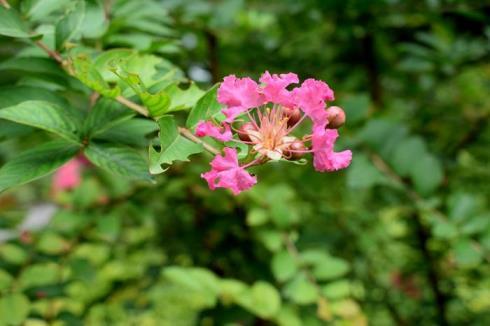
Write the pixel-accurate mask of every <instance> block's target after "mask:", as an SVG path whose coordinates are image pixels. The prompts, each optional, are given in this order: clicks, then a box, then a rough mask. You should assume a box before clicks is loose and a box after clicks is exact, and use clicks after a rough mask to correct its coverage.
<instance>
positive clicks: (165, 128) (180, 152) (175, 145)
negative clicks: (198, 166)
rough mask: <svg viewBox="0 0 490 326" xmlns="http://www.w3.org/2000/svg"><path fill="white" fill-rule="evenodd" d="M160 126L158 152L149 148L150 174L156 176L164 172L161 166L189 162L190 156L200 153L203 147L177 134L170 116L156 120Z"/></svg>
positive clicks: (175, 125)
mask: <svg viewBox="0 0 490 326" xmlns="http://www.w3.org/2000/svg"><path fill="white" fill-rule="evenodd" d="M158 124H159V126H160V147H161V148H160V151H157V150H155V149H154V148H153V146H150V149H149V155H150V172H151V173H152V174H158V173H162V172H165V171H166V169H162V164H167V165H168V164H172V163H173V162H174V161H189V159H188V157H189V156H190V155H192V154H197V153H201V152H202V151H203V147H202V145H200V144H196V143H194V142H192V141H190V140H188V139H187V138H184V137H182V136H181V135H180V134H179V130H178V128H177V123H176V122H175V120H174V118H173V117H172V116H170V115H165V116H163V117H161V118H160V120H158Z"/></svg>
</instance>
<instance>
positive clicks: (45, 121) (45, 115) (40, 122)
mask: <svg viewBox="0 0 490 326" xmlns="http://www.w3.org/2000/svg"><path fill="white" fill-rule="evenodd" d="M0 118H1V119H6V120H10V121H14V122H17V123H21V124H25V125H28V126H31V127H36V128H40V129H44V130H47V131H50V132H53V133H55V134H57V135H59V136H61V137H63V138H66V139H68V140H72V141H78V139H79V138H78V136H77V134H76V133H77V132H78V131H79V130H80V125H81V122H80V120H79V119H78V117H77V116H75V115H74V114H71V111H69V110H67V109H64V108H62V107H59V106H57V105H55V104H52V103H49V102H44V101H26V102H22V103H20V104H17V105H14V106H9V107H6V108H3V109H0Z"/></svg>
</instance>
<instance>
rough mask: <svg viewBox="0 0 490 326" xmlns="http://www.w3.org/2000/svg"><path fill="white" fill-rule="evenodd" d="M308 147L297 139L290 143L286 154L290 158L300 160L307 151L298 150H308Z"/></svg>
mask: <svg viewBox="0 0 490 326" xmlns="http://www.w3.org/2000/svg"><path fill="white" fill-rule="evenodd" d="M306 150H307V148H306V146H305V144H304V143H303V142H302V141H301V140H298V139H297V140H295V141H293V142H292V143H291V144H289V146H288V148H286V149H285V150H284V155H285V156H286V157H287V158H288V160H299V159H300V158H301V157H303V155H305V153H301V152H298V151H306Z"/></svg>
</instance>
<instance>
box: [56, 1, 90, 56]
mask: <svg viewBox="0 0 490 326" xmlns="http://www.w3.org/2000/svg"><path fill="white" fill-rule="evenodd" d="M84 16H85V1H81V0H79V1H76V2H75V3H74V4H73V5H72V7H71V8H70V9H69V10H68V11H67V12H66V14H65V15H64V16H63V17H62V18H61V20H60V21H59V22H58V23H57V24H56V31H55V34H56V49H58V50H60V49H62V48H63V45H64V44H65V42H68V41H71V40H73V39H75V38H76V37H78V36H79V35H80V27H81V26H82V22H83V18H84Z"/></svg>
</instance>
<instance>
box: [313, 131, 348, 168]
mask: <svg viewBox="0 0 490 326" xmlns="http://www.w3.org/2000/svg"><path fill="white" fill-rule="evenodd" d="M338 136H339V133H338V132H337V130H336V129H325V127H324V126H317V127H314V130H313V137H312V149H313V166H314V167H315V170H317V171H319V172H325V171H336V170H340V169H344V168H346V167H348V166H349V165H350V162H351V161H352V152H351V151H350V150H345V151H342V152H338V153H336V152H334V151H333V149H334V145H335V140H336V139H337V137H338Z"/></svg>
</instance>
